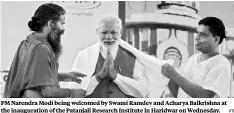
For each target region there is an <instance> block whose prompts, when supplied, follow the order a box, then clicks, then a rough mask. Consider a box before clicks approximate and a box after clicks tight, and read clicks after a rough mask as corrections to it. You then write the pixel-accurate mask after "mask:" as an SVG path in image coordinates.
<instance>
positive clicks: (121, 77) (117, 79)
mask: <svg viewBox="0 0 234 113" xmlns="http://www.w3.org/2000/svg"><path fill="white" fill-rule="evenodd" d="M122 79H123V76H122V75H120V74H119V73H117V76H116V78H115V80H114V81H113V82H114V83H116V84H118V83H119V82H120V81H121V80H122Z"/></svg>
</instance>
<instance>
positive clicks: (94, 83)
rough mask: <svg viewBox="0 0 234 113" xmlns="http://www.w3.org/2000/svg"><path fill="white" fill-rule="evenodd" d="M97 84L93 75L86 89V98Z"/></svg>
mask: <svg viewBox="0 0 234 113" xmlns="http://www.w3.org/2000/svg"><path fill="white" fill-rule="evenodd" d="M98 84H99V82H98V81H97V79H96V77H95V75H94V76H92V78H91V80H90V83H89V85H88V88H87V92H86V96H88V95H91V94H92V93H93V91H94V89H95V88H96V87H97V85H98Z"/></svg>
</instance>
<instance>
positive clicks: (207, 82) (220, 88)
mask: <svg viewBox="0 0 234 113" xmlns="http://www.w3.org/2000/svg"><path fill="white" fill-rule="evenodd" d="M200 54H201V53H198V54H195V55H193V56H192V57H190V58H189V59H188V61H187V62H186V63H185V64H184V65H183V66H182V68H181V70H180V72H181V76H183V77H184V78H186V79H187V80H188V81H190V82H192V83H194V84H197V85H200V86H201V87H203V88H205V89H208V90H211V91H213V92H215V93H216V94H217V95H216V97H224V98H226V97H228V96H229V95H230V88H231V65H230V63H229V61H228V60H227V59H226V58H225V57H224V56H223V55H221V54H219V55H216V56H214V57H212V58H209V59H207V60H205V61H202V62H199V63H198V62H197V59H198V56H199V55H200ZM178 98H191V97H190V96H189V95H188V94H187V93H185V92H184V91H183V90H182V89H181V88H179V91H178Z"/></svg>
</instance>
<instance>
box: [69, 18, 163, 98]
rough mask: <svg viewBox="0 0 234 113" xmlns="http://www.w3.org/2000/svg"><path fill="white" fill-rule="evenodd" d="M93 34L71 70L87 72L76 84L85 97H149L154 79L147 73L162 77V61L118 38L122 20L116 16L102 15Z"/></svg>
mask: <svg viewBox="0 0 234 113" xmlns="http://www.w3.org/2000/svg"><path fill="white" fill-rule="evenodd" d="M97 33H98V36H99V37H98V42H97V43H96V44H94V45H92V46H90V47H87V48H85V49H83V50H82V51H80V52H79V53H78V55H77V56H76V59H75V62H74V65H73V69H72V70H73V71H78V72H83V73H85V74H86V75H87V77H86V78H84V79H83V83H84V84H82V86H80V87H83V88H84V89H86V90H87V93H86V96H87V97H88V98H144V97H149V89H150V90H153V87H156V86H153V85H149V84H152V83H154V82H157V80H156V81H152V80H151V82H150V81H149V79H151V78H150V76H148V75H149V73H150V74H151V75H154V76H155V77H156V78H157V79H158V80H163V79H162V78H160V76H157V75H160V70H159V68H160V66H161V65H162V64H163V63H165V61H163V60H159V59H157V58H155V57H151V56H149V55H146V54H144V53H143V52H141V51H139V50H137V49H135V48H134V47H132V46H131V45H129V44H128V43H126V42H124V41H123V40H121V35H122V21H121V20H120V19H119V17H117V16H114V15H107V16H104V17H102V18H101V19H100V21H99V23H98V28H97ZM80 64H82V65H80ZM151 77H152V76H151ZM161 77H162V76H161ZM153 80H155V79H153ZM70 86H71V87H76V86H74V85H70ZM149 86H150V88H149ZM77 87H78V86H77ZM159 92H160V91H159Z"/></svg>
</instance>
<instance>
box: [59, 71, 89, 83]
mask: <svg viewBox="0 0 234 113" xmlns="http://www.w3.org/2000/svg"><path fill="white" fill-rule="evenodd" d="M86 76H87V75H85V74H82V73H79V72H69V73H59V79H60V81H66V82H77V83H79V84H80V83H81V81H82V80H81V79H80V78H78V77H82V78H83V77H86Z"/></svg>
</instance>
